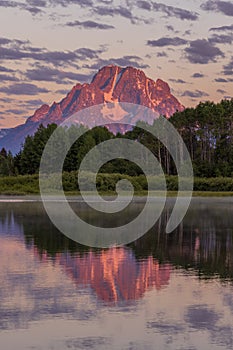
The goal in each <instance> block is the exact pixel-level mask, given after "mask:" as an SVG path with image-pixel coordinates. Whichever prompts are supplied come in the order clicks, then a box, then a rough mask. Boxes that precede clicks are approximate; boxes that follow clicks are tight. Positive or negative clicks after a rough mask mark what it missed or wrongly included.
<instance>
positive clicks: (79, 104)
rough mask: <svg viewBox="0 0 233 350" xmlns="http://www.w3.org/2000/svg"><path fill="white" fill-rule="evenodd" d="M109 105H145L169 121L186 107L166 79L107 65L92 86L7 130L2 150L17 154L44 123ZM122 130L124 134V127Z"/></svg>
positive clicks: (1, 141) (76, 89)
mask: <svg viewBox="0 0 233 350" xmlns="http://www.w3.org/2000/svg"><path fill="white" fill-rule="evenodd" d="M108 102H110V103H117V102H126V103H134V104H139V105H143V106H145V107H148V108H150V109H152V110H154V111H155V112H156V113H157V114H158V115H164V116H166V117H167V118H169V117H170V116H171V115H173V114H174V113H175V112H176V111H182V110H184V106H183V105H182V104H181V103H180V102H179V101H178V100H177V99H176V98H175V97H174V96H173V95H172V94H171V91H170V87H169V85H168V84H167V83H166V82H164V81H163V80H161V79H158V80H156V81H154V80H152V79H149V78H147V77H146V75H145V73H144V72H143V71H142V70H139V69H136V68H133V67H126V68H122V67H118V66H106V67H103V68H101V69H100V70H99V71H98V73H97V74H96V75H95V76H94V77H93V79H92V81H91V83H90V84H77V85H75V86H74V87H73V88H72V90H71V91H70V92H69V93H68V94H67V96H66V97H65V98H64V99H63V100H61V101H60V102H58V103H56V102H54V103H53V104H52V106H51V107H49V106H48V105H43V106H41V107H40V108H39V109H38V110H37V111H36V112H35V113H34V115H33V116H31V117H29V118H28V119H27V121H26V123H25V124H23V125H20V126H17V127H16V128H12V129H8V130H7V132H6V133H5V135H4V136H3V137H1V138H0V148H2V147H5V148H6V149H7V150H11V151H12V152H13V153H16V152H18V151H19V149H20V146H21V145H22V143H23V141H24V139H25V137H26V136H27V135H32V134H34V133H35V131H36V130H37V128H38V126H39V125H40V124H41V123H42V124H43V125H48V124H50V123H56V124H60V123H61V122H63V121H64V120H65V119H66V118H69V117H70V116H72V115H73V114H74V113H76V112H79V111H80V110H83V109H85V108H88V107H91V106H95V105H99V104H103V103H108ZM77 121H78V120H77ZM116 121H117V120H115V122H116ZM78 122H80V124H83V125H86V126H88V127H93V126H94V125H95V120H93V117H92V118H90V119H86V120H80V121H78ZM119 123H120V120H119ZM120 130H121V131H124V130H123V129H122V128H121V129H120ZM112 131H114V130H112Z"/></svg>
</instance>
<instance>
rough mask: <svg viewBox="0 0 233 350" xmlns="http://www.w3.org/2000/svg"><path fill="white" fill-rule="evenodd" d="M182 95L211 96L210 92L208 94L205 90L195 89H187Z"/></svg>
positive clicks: (193, 96) (194, 96)
mask: <svg viewBox="0 0 233 350" xmlns="http://www.w3.org/2000/svg"><path fill="white" fill-rule="evenodd" d="M181 96H187V97H192V98H202V97H207V96H209V94H207V93H206V92H204V91H200V90H195V91H190V90H186V91H184V92H183V94H182V95H181Z"/></svg>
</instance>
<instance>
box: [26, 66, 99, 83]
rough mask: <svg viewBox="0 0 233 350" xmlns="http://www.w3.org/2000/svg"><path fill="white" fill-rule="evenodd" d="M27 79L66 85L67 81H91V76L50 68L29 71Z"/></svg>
mask: <svg viewBox="0 0 233 350" xmlns="http://www.w3.org/2000/svg"><path fill="white" fill-rule="evenodd" d="M25 76H26V78H27V79H29V80H35V81H55V82H56V83H58V84H63V83H65V80H66V79H69V80H73V81H77V82H78V81H79V82H87V81H89V80H90V78H91V76H92V75H90V74H83V73H73V72H66V71H61V70H59V69H54V68H49V67H44V66H41V67H38V68H36V69H29V70H27V72H26V74H25Z"/></svg>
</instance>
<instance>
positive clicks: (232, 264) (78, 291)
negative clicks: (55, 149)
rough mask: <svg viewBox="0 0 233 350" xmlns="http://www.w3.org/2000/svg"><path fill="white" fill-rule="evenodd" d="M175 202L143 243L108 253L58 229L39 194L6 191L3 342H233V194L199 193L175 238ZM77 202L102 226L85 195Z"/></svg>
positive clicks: (1, 211) (2, 209) (62, 345)
mask: <svg viewBox="0 0 233 350" xmlns="http://www.w3.org/2000/svg"><path fill="white" fill-rule="evenodd" d="M173 204H174V199H169V200H168V203H167V206H166V208H165V210H164V212H163V215H162V216H161V218H160V220H159V221H158V222H157V224H156V225H155V227H153V228H152V229H151V230H150V232H148V233H147V234H146V235H144V236H143V237H142V238H140V239H139V240H138V241H136V242H134V243H132V244H130V245H128V246H124V247H120V248H111V249H102V250H101V249H91V248H88V247H85V246H81V245H79V244H77V243H75V242H73V241H71V240H69V239H68V238H66V237H65V236H63V235H62V234H61V233H59V232H58V231H57V229H56V228H55V227H54V226H53V225H52V224H51V222H50V221H49V219H48V217H47V215H46V213H45V212H44V210H43V206H42V204H41V203H40V202H39V201H38V200H37V198H31V199H30V198H29V201H28V200H27V201H25V200H23V199H21V200H18V199H15V198H13V199H11V200H10V201H9V200H8V199H6V198H5V199H4V198H2V199H1V200H0V348H1V349H4V350H5V349H7V350H8V349H9V350H11V349H12V350H13V349H19V350H21V349H22V350H26V349H43V350H44V349H45V350H47V349H56V350H59V349H61V350H64V349H123V350H129V349H140V350H141V349H171V350H174V349H180V350H181V349H185V350H188V349H190V350H191V349H192V350H193V349H232V348H233V199H232V198H216V199H214V198H202V199H201V198H194V199H193V201H192V205H191V208H190V210H189V211H188V213H187V215H186V217H185V219H184V221H183V223H182V224H181V225H180V226H179V227H178V228H177V229H176V231H174V232H173V233H172V234H169V235H166V234H165V227H166V223H167V220H168V218H169V213H170V212H171V210H172V205H173ZM71 206H72V207H73V208H74V210H76V211H77V212H79V213H80V216H82V217H83V218H84V219H86V220H88V221H89V222H93V223H95V224H98V223H99V224H103V218H102V217H101V218H99V217H98V216H95V215H94V214H93V213H92V212H90V210H89V209H88V207H86V206H85V205H84V204H83V203H82V202H81V201H80V200H78V201H77V202H76V200H75V199H73V200H72V203H71ZM142 206H143V201H140V200H138V201H136V202H135V203H134V204H133V205H132V206H131V207H130V208H129V209H128V211H127V212H125V213H124V214H122V215H121V216H112V218H110V219H108V220H107V219H106V220H104V223H105V225H106V227H108V225H111V224H112V223H114V224H119V223H120V222H127V221H128V220H129V218H130V217H134V216H135V215H137V213H138V212H139V211H140V209H141V208H142Z"/></svg>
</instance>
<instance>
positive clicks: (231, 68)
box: [223, 56, 233, 75]
mask: <svg viewBox="0 0 233 350" xmlns="http://www.w3.org/2000/svg"><path fill="white" fill-rule="evenodd" d="M223 74H224V75H233V56H232V57H231V60H230V62H229V63H228V64H226V65H224V66H223Z"/></svg>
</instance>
